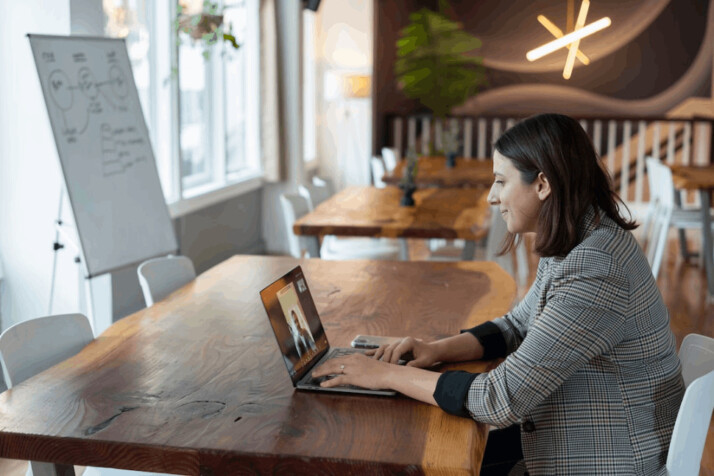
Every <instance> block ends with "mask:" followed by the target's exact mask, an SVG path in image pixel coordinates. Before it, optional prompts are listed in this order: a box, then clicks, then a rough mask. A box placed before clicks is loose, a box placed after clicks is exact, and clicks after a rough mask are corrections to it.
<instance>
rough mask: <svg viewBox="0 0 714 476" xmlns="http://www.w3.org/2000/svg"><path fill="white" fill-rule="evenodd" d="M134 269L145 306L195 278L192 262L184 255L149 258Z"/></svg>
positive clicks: (152, 303) (151, 304) (159, 299)
mask: <svg viewBox="0 0 714 476" xmlns="http://www.w3.org/2000/svg"><path fill="white" fill-rule="evenodd" d="M136 271H137V274H138V275H139V284H141V290H142V292H143V293H144V301H146V306H147V307H149V306H153V305H154V303H155V302H157V301H161V300H162V299H164V298H165V297H166V296H168V295H169V294H171V293H172V292H174V291H175V290H177V289H178V288H180V287H181V286H183V285H184V284H187V283H189V282H191V281H193V279H194V278H196V270H195V269H194V267H193V262H192V261H191V260H190V259H189V258H187V257H185V256H166V257H163V258H154V259H150V260H147V261H144V262H143V263H141V265H139V268H138V269H137V270H136Z"/></svg>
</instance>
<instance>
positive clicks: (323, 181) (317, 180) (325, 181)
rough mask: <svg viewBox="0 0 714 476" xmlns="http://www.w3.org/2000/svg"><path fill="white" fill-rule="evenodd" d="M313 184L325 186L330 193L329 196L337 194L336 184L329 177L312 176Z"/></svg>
mask: <svg viewBox="0 0 714 476" xmlns="http://www.w3.org/2000/svg"><path fill="white" fill-rule="evenodd" d="M312 184H313V185H315V186H317V187H324V188H325V190H326V192H327V193H328V194H329V195H328V196H332V195H334V194H335V185H334V184H333V183H332V180H330V179H329V178H325V177H319V176H317V175H315V176H313V177H312Z"/></svg>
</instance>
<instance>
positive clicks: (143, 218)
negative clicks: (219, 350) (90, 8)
mask: <svg viewBox="0 0 714 476" xmlns="http://www.w3.org/2000/svg"><path fill="white" fill-rule="evenodd" d="M28 36H29V38H30V45H31V47H32V54H33V55H34V58H35V65H36V66H37V73H38V75H39V78H40V83H41V85H42V93H43V94H44V97H45V104H46V106H47V113H48V114H49V118H50V124H51V125H52V132H53V134H54V138H55V143H56V145H57V152H58V155H59V159H60V164H61V166H62V173H63V175H64V181H65V185H66V189H67V193H68V195H69V201H70V203H71V206H72V213H73V215H74V222H75V224H76V227H77V237H78V240H79V247H80V248H81V252H82V255H83V257H84V263H85V266H86V269H87V273H88V276H89V277H91V276H96V275H100V274H104V273H107V272H110V271H112V270H115V269H117V268H121V267H124V266H128V265H131V264H136V263H139V262H141V261H144V260H145V259H148V258H153V257H156V256H160V255H166V254H169V253H173V252H176V250H177V249H178V245H177V243H176V236H175V234H174V230H173V225H172V223H171V218H170V216H169V212H168V208H167V206H166V202H165V200H164V194H163V192H162V190H161V183H160V181H159V173H158V170H157V168H156V160H155V159H154V153H153V151H152V149H151V143H150V141H149V133H148V130H147V128H146V122H145V121H144V116H143V113H142V110H141V104H140V103H139V95H138V93H137V90H136V85H135V84H134V77H133V75H132V70H131V64H130V63H129V57H128V55H127V50H126V45H125V43H124V40H122V39H110V38H93V37H82V36H75V37H71V36H45V35H28Z"/></svg>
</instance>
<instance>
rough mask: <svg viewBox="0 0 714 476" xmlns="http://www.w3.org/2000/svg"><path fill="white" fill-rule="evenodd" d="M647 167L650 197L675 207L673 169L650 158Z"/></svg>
mask: <svg viewBox="0 0 714 476" xmlns="http://www.w3.org/2000/svg"><path fill="white" fill-rule="evenodd" d="M646 165H647V176H648V178H647V180H648V184H649V186H650V197H652V198H654V199H655V200H656V201H659V202H662V203H665V204H667V205H670V206H672V207H674V179H673V178H672V169H670V168H669V167H668V166H667V165H665V164H663V163H662V161H661V160H659V159H656V158H654V157H648V158H647V160H646Z"/></svg>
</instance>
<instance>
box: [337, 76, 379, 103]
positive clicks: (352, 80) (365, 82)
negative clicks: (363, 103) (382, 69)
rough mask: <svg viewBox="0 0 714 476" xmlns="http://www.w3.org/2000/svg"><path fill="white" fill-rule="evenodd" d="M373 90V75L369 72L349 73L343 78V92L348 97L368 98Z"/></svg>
mask: <svg viewBox="0 0 714 476" xmlns="http://www.w3.org/2000/svg"><path fill="white" fill-rule="evenodd" d="M371 92H372V77H371V76H369V75H368V74H348V75H345V76H344V77H343V79H342V94H343V96H344V97H346V98H368V97H370V95H371Z"/></svg>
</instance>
